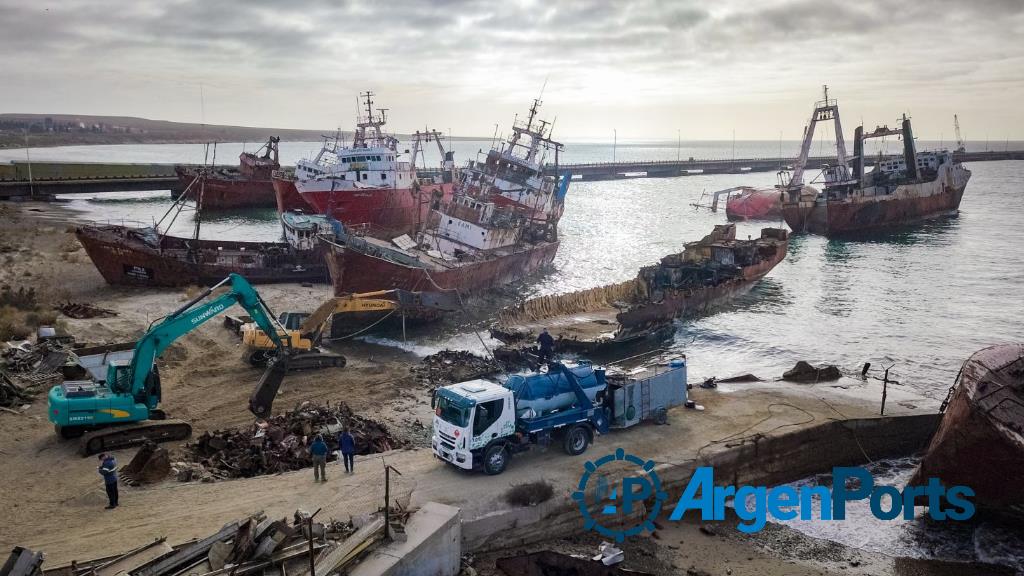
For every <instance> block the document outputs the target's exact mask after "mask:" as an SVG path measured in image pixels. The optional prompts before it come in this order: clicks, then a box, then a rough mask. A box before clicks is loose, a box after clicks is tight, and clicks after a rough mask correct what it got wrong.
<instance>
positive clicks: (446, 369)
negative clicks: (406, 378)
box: [411, 350, 502, 387]
mask: <svg viewBox="0 0 1024 576" xmlns="http://www.w3.org/2000/svg"><path fill="white" fill-rule="evenodd" d="M501 369H502V368H501V366H499V365H498V364H497V363H496V362H494V361H493V360H489V359H487V358H484V357H482V356H477V355H476V354H473V353H472V352H466V351H464V350H442V351H441V352H438V353H437V354H431V355H430V356H427V357H426V358H424V359H423V360H422V361H421V362H420V364H419V365H418V366H413V367H412V368H411V371H412V373H413V375H414V376H415V377H416V379H417V380H418V381H419V382H420V383H421V384H425V385H427V386H431V387H437V386H443V385H446V384H454V383H455V382H465V381H466V380H473V379H474V378H482V377H484V376H487V375H490V374H494V373H496V372H499V371H501Z"/></svg>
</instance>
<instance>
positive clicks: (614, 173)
mask: <svg viewBox="0 0 1024 576" xmlns="http://www.w3.org/2000/svg"><path fill="white" fill-rule="evenodd" d="M899 157H901V156H900V155H895V154H893V155H889V156H885V157H884V158H899ZM953 157H954V158H955V159H957V160H959V161H961V162H986V161H994V160H1024V150H1009V151H1003V152H956V153H954V154H953ZM876 158H878V157H877V156H872V159H876ZM835 161H836V158H835V156H815V157H811V158H808V159H807V168H808V169H810V170H819V169H821V168H823V167H825V166H826V165H829V164H834V163H835ZM792 164H793V158H736V159H725V160H723V159H716V160H699V159H694V158H688V159H686V160H654V161H632V162H626V161H623V162H588V163H581V164H563V165H561V166H559V171H560V172H566V171H568V172H570V173H572V175H573V176H574V177H579V178H581V179H583V180H615V179H618V178H634V177H648V178H658V177H661V178H664V177H673V176H687V175H691V174H744V173H747V172H776V171H778V170H781V169H783V168H789V167H790V166H791V165H792ZM548 169H549V170H550V171H551V172H554V166H548Z"/></svg>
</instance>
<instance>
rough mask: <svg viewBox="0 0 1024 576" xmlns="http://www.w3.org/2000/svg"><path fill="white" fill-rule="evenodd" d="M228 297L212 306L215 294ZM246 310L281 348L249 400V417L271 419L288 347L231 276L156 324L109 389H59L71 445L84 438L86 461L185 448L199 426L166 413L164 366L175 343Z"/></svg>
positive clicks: (246, 287) (57, 409)
mask: <svg viewBox="0 0 1024 576" xmlns="http://www.w3.org/2000/svg"><path fill="white" fill-rule="evenodd" d="M221 287H227V288H228V289H227V291H226V292H223V293H221V294H219V295H217V296H215V297H214V298H212V299H210V300H209V301H206V302H204V300H206V299H207V298H208V297H209V296H210V295H211V294H213V293H214V291H215V290H218V289H220V288H221ZM234 304H238V305H239V306H241V307H242V308H245V310H246V311H247V312H248V313H249V315H250V316H251V317H252V319H253V321H254V322H255V323H256V324H257V325H258V326H259V327H260V328H261V329H262V330H263V331H264V332H265V333H266V334H269V335H271V336H270V338H271V340H272V341H273V343H274V346H275V347H277V352H278V353H277V354H275V355H274V358H275V359H274V361H273V362H271V363H270V364H269V365H268V366H267V369H266V371H265V372H264V373H263V376H262V377H261V378H260V381H259V383H258V384H257V386H256V389H255V390H254V391H253V393H252V395H251V396H250V398H249V410H250V411H251V412H252V413H253V414H255V415H256V416H258V417H261V418H265V417H267V416H269V415H270V411H271V407H272V405H273V401H274V397H275V396H276V395H277V390H278V388H280V386H281V382H282V381H283V380H284V375H285V372H287V369H288V360H289V357H290V350H289V349H288V343H287V341H284V340H282V339H281V338H279V337H278V336H277V334H278V331H279V329H280V328H281V327H280V326H278V325H277V323H276V321H275V320H274V316H273V314H271V312H270V309H269V308H268V307H267V305H266V303H265V302H264V301H263V299H262V298H261V297H260V295H259V293H258V292H256V290H255V289H254V288H253V287H252V285H251V284H249V282H248V281H247V280H246V279H245V278H243V277H242V276H239V275H238V274H231V275H230V276H228V277H227V278H225V279H224V280H222V281H221V282H219V283H218V284H217V285H215V286H212V287H210V288H208V289H206V290H205V291H203V292H202V293H201V294H199V295H198V296H196V297H195V298H193V299H192V300H190V301H189V302H188V303H187V304H185V305H184V306H182V307H180V308H178V309H177V310H175V311H174V312H172V313H170V314H168V315H167V316H165V317H163V318H162V319H160V320H158V321H156V322H155V323H154V324H153V325H151V326H150V328H149V330H148V331H147V332H146V333H145V334H144V335H143V336H142V338H140V339H139V341H138V342H137V343H136V344H135V349H134V354H133V356H132V359H131V360H130V361H127V362H125V361H120V362H111V363H110V364H109V365H108V366H107V377H106V381H104V382H93V381H73V382H64V383H63V384H61V385H59V386H54V387H53V388H51V389H50V393H49V410H48V412H47V414H48V415H49V419H50V421H51V422H53V424H54V427H55V428H56V430H57V433H58V434H59V435H60V436H61V437H63V438H81V451H82V453H83V454H86V455H88V454H96V453H99V452H102V451H105V450H111V449H118V448H125V447H128V446H135V445H139V444H141V443H143V442H145V441H146V440H152V441H156V442H166V441H171V440H182V439H184V438H187V437H189V436H190V435H191V434H192V426H191V424H189V423H188V422H184V421H182V420H172V419H168V418H167V417H166V416H165V414H164V413H163V411H161V410H160V409H159V408H158V406H159V404H160V400H161V390H160V373H159V371H158V370H157V366H156V359H157V358H159V357H160V354H161V353H163V351H164V350H166V349H167V347H168V346H170V345H171V344H172V343H173V342H174V341H175V340H177V339H178V338H180V337H182V336H184V335H185V334H188V333H189V332H191V331H192V330H195V329H196V328H198V327H199V326H200V325H202V324H203V323H205V322H206V321H207V320H209V319H211V318H213V317H215V316H217V315H218V314H220V313H222V312H224V311H225V310H227V309H228V308H230V307H231V306H232V305H234Z"/></svg>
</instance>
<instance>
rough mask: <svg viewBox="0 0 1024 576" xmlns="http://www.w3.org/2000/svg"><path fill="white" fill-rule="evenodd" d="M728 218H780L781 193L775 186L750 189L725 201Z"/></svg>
mask: <svg viewBox="0 0 1024 576" xmlns="http://www.w3.org/2000/svg"><path fill="white" fill-rule="evenodd" d="M725 216H726V218H728V219H729V220H778V219H780V218H782V194H781V192H779V191H778V190H776V189H775V188H769V189H764V190H752V191H750V192H745V193H743V194H740V195H737V196H732V197H730V198H729V199H728V200H727V201H726V202H725Z"/></svg>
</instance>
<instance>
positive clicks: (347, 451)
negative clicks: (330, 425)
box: [338, 428, 356, 474]
mask: <svg viewBox="0 0 1024 576" xmlns="http://www.w3.org/2000/svg"><path fill="white" fill-rule="evenodd" d="M338 447H339V448H340V449H341V459H342V460H343V461H344V462H345V472H346V473H348V474H353V473H355V471H356V460H355V457H356V439H355V438H353V437H352V434H350V433H349V431H348V428H345V429H344V430H342V431H341V434H338Z"/></svg>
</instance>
